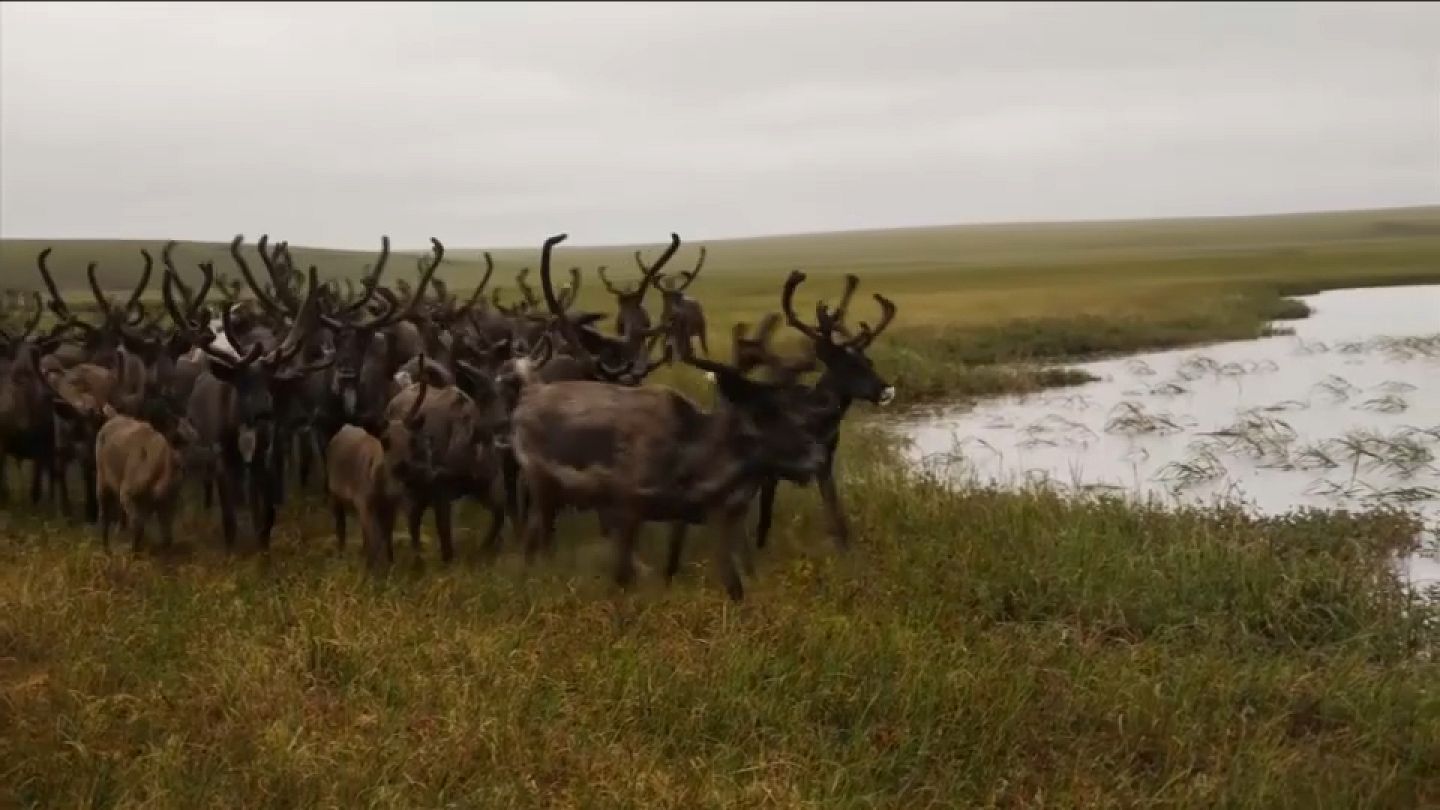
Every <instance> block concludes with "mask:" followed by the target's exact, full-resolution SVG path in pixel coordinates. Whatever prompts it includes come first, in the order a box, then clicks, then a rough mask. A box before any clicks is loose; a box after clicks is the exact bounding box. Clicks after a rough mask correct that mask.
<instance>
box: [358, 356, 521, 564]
mask: <svg viewBox="0 0 1440 810" xmlns="http://www.w3.org/2000/svg"><path fill="white" fill-rule="evenodd" d="M425 365H426V364H425V363H424V360H423V358H422V361H421V366H420V368H424V367H425ZM436 383H442V384H441V385H436ZM422 400H423V402H422ZM483 404H484V406H485V407H484V408H482V407H481V403H477V400H476V399H474V398H472V397H471V396H470V395H468V394H466V393H465V391H463V390H462V389H461V388H460V387H458V386H456V385H453V384H448V382H447V381H445V380H441V379H435V378H433V377H431V376H430V375H428V374H426V373H424V372H420V373H419V374H418V380H417V382H415V383H413V384H411V385H409V386H408V387H406V388H405V389H404V390H402V391H401V392H400V393H399V394H397V395H396V396H395V398H394V399H392V400H390V404H389V406H388V407H387V409H386V412H385V419H386V423H387V426H388V429H391V430H394V429H395V426H396V424H397V421H398V423H399V424H401V425H403V426H405V427H406V428H407V430H408V431H409V433H408V442H407V445H406V449H405V452H404V461H405V464H404V465H403V466H402V467H400V468H399V479H400V481H401V483H402V484H403V485H404V489H405V493H406V497H405V501H406V524H407V527H408V528H409V531H410V543H411V546H412V547H413V548H414V549H415V550H417V551H418V550H419V548H420V524H421V521H422V519H423V518H424V515H425V512H426V511H427V510H430V511H433V512H434V514H435V534H436V539H437V540H438V542H439V546H440V559H441V560H442V561H443V562H449V561H451V560H452V559H453V558H454V556H455V546H454V541H453V539H452V526H451V515H452V510H453V507H454V502H455V500H456V499H457V498H462V497H466V496H469V497H473V498H475V499H477V500H479V501H480V503H481V504H482V505H483V506H485V507H486V509H487V510H488V511H489V512H490V515H491V517H490V527H489V529H488V530H487V532H486V535H485V540H484V542H483V546H484V548H485V549H486V551H487V552H493V551H494V549H495V547H496V543H497V542H498V539H499V536H500V530H501V529H502V528H503V526H504V523H505V513H506V509H505V498H504V495H503V491H502V489H501V484H502V481H501V478H500V463H499V460H498V458H497V456H496V451H495V447H494V440H495V437H496V431H497V430H498V429H499V427H500V426H501V425H503V424H504V423H505V416H504V413H503V410H502V404H501V401H500V399H499V397H496V396H491V397H489V399H488V401H486V402H484V403H483Z"/></svg>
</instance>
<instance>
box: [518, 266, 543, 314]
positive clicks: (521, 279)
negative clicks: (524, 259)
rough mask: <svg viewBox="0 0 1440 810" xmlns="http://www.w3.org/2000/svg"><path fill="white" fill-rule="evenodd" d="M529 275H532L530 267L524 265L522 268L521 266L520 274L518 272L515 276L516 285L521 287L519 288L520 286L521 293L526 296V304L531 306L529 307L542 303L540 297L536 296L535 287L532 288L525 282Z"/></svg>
mask: <svg viewBox="0 0 1440 810" xmlns="http://www.w3.org/2000/svg"><path fill="white" fill-rule="evenodd" d="M529 277H530V268H528V267H522V268H520V272H519V273H518V274H516V276H515V286H517V287H519V288H520V294H521V295H523V296H525V304H526V306H529V307H537V306H539V305H540V299H538V298H536V297H535V291H534V290H533V289H531V288H530V285H529V284H527V283H526V282H525V279H527V278H529Z"/></svg>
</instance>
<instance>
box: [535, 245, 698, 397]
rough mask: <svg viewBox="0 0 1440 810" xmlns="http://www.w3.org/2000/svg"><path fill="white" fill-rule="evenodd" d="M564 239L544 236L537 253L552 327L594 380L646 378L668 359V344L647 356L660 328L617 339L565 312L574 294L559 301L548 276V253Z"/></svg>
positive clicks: (629, 381) (626, 381)
mask: <svg viewBox="0 0 1440 810" xmlns="http://www.w3.org/2000/svg"><path fill="white" fill-rule="evenodd" d="M566 238H568V237H567V235H566V234H560V235H558V236H552V237H550V238H549V239H546V240H545V245H544V247H543V248H542V250H541V254H540V286H541V290H542V291H543V293H544V298H545V303H546V306H548V307H549V310H550V314H551V316H552V324H553V328H554V329H555V330H556V331H557V332H558V333H559V335H560V336H561V337H562V338H563V339H564V341H565V343H566V344H567V348H568V350H569V351H570V353H571V354H572V355H573V356H574V357H575V359H576V360H578V361H579V362H580V363H581V364H583V365H584V366H585V367H586V368H587V369H588V371H589V373H590V375H591V377H592V378H593V379H596V380H603V381H607V382H615V383H620V384H622V385H638V384H639V383H640V382H641V381H642V380H644V379H645V377H647V376H649V375H650V374H651V373H652V372H654V371H655V370H656V369H657V368H659V367H660V366H662V365H664V364H665V363H667V362H669V361H670V357H671V352H670V347H669V346H666V349H665V354H664V356H662V357H661V358H660V359H659V360H658V361H655V360H652V359H651V357H650V355H651V352H652V351H653V350H654V347H655V345H656V343H657V342H658V338H659V337H660V336H661V334H662V333H661V330H658V329H657V330H651V332H650V333H649V334H630V335H628V336H626V337H625V338H624V339H616V338H612V337H608V336H606V335H602V334H600V332H598V331H597V330H595V329H593V328H589V327H587V326H584V325H583V324H582V322H581V319H578V318H575V317H572V316H571V314H570V313H569V312H567V311H566V310H567V308H568V304H569V303H570V302H571V301H572V300H573V296H571V297H570V298H568V299H566V300H564V301H562V300H561V298H560V296H557V295H556V293H555V288H554V285H553V283H552V281H551V278H550V256H551V252H552V251H553V250H554V248H555V246H556V245H558V244H560V243H561V242H563V241H565V239H566ZM671 239H672V247H671V249H670V250H669V251H667V252H666V256H667V257H668V256H669V255H673V253H674V251H675V250H676V249H678V248H679V245H680V237H679V236H677V235H674V234H672V235H671ZM571 273H572V274H573V275H575V277H576V278H577V279H578V271H577V270H572V271H571Z"/></svg>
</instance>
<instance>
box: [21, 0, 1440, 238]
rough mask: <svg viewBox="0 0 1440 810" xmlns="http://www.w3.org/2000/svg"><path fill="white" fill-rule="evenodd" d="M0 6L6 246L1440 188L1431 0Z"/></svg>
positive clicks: (1003, 209) (937, 214) (825, 217)
mask: <svg viewBox="0 0 1440 810" xmlns="http://www.w3.org/2000/svg"><path fill="white" fill-rule="evenodd" d="M0 9H3V10H0V161H3V163H0V234H3V235H4V236H9V237H52V238H63V237H134V238H149V239H166V238H171V237H173V238H177V239H197V240H227V239H229V238H230V237H231V236H233V235H234V234H236V233H241V232H243V233H245V234H246V235H247V238H254V237H255V236H256V235H258V234H259V233H261V232H268V233H270V234H272V235H278V236H279V237H281V238H285V239H288V240H290V241H291V242H293V243H296V244H307V245H316V246H334V247H360V248H364V249H369V248H370V247H371V246H373V245H374V243H375V240H376V238H377V236H378V235H379V234H381V233H388V234H390V236H391V237H392V239H394V240H396V242H397V245H405V246H415V247H417V248H419V247H423V246H424V244H425V243H426V242H427V240H428V238H429V237H430V236H432V235H434V236H438V237H440V238H441V239H442V240H444V241H445V242H446V243H447V244H453V245H455V246H474V247H479V246H497V247H498V246H513V245H532V244H538V242H539V241H540V240H542V239H543V238H544V237H545V236H546V235H548V234H551V233H554V232H558V231H566V232H568V233H570V235H571V239H572V241H574V242H575V243H577V244H597V243H613V242H647V243H649V242H659V241H663V240H664V239H665V238H666V235H667V234H668V233H669V232H671V231H678V232H679V233H680V234H681V235H682V236H685V237H686V238H687V239H690V240H694V239H715V238H722V237H728V236H745V235H758V234H772V233H790V232H799V231H817V230H837V229H847V228H868V227H894V226H905V225H926V224H943V223H956V222H972V221H987V222H988V221H1008V220H1042V219H1108V218H1116V217H1149V216H1179V215H1196V214H1198V215H1216V214H1244V213H1267V212H1278V211H1289V210H1318V209H1330V208H1362V207H1372V206H1395V205H1413V204H1425V203H1436V202H1440V7H1437V5H1425V4H1413V5H1407V4H1392V5H1384V4H1373V5H1371V4H1364V5H1362V4H1356V5H1346V4H1318V3H1317V4H1313V5H1312V4H1291V3H1283V4H1273V5H1267V4H1252V3H1243V4H1241V3H1237V4H1216V5H1190V4H1185V5H1158V4H1156V5H1140V4H1136V5H1114V6H1103V5H1093V4H1083V3H1076V4H1057V5H1044V4H1033V3H1023V4H1022V3H1017V4H1013V5H1004V4H996V5H983V4H973V3H966V4H958V3H957V4H954V5H942V4H914V5H906V4H901V3H894V2H890V3H884V4H881V3H876V4H873V5H871V4H835V5H827V4H793V5H790V4H766V3H754V4H744V5H721V4H712V3H707V4H695V5H690V4H680V3H673V4H666V3H647V4H644V5H603V4H589V3H587V4H583V5H564V4H534V5H524V4H514V5H506V4H502V3H491V2H486V3H473V4H461V3H445V4H434V5H429V4H424V3H406V4H403V5H400V4H394V5H391V4H358V3H357V4H346V3H334V4H323V5H321V4H316V5H304V4H292V3H284V4H279V3H276V4H271V3H265V4H254V5H249V4H234V5H230V4H220V3H185V4H177V5H165V4H113V5H112V4H96V3H84V4H76V5H62V4H51V3H20V4H16V3H6V4H4V5H3V6H0Z"/></svg>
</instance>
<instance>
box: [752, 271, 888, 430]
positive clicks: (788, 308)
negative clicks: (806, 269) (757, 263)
mask: <svg viewBox="0 0 1440 810" xmlns="http://www.w3.org/2000/svg"><path fill="white" fill-rule="evenodd" d="M804 280H805V274H804V273H802V272H800V271H799V270H795V271H793V272H791V273H790V277H789V278H787V279H786V280H785V289H784V292H783V293H781V296H780V306H781V309H782V310H784V312H785V320H786V322H787V323H789V324H790V326H791V327H793V328H794V329H796V330H797V331H799V332H800V333H801V334H803V335H804V336H805V337H807V338H809V339H810V342H811V344H813V346H814V348H815V355H816V357H818V358H819V360H820V362H821V363H823V364H824V365H825V378H824V379H825V382H826V385H827V387H829V388H830V389H831V390H833V391H834V392H835V393H836V394H838V395H840V396H842V397H846V398H850V399H862V400H865V401H867V402H874V403H877V404H880V405H887V404H889V403H890V402H891V400H893V399H894V398H895V388H894V386H892V385H890V384H889V383H887V382H886V381H885V380H884V379H883V378H882V377H880V375H879V373H878V372H876V371H875V364H874V363H873V362H872V361H871V360H870V358H869V357H867V356H866V354H865V350H866V349H867V348H869V347H870V344H871V343H872V342H873V341H874V340H875V338H877V337H879V336H880V333H882V332H884V331H885V329H886V327H888V326H889V325H890V322H891V321H892V320H894V319H895V305H894V304H893V303H891V302H890V300H889V299H887V298H886V297H885V296H883V295H879V294H878V293H877V294H876V295H875V300H876V302H878V303H879V304H880V313H881V314H880V322H879V324H878V325H877V326H876V327H875V328H873V329H872V328H871V327H870V325H869V324H867V323H864V322H861V324H860V332H859V334H856V335H854V336H851V335H850V334H849V330H848V329H846V328H845V325H844V319H845V311H846V309H847V308H848V307H849V305H850V298H851V296H852V295H854V293H855V288H856V287H857V286H859V284H860V279H858V278H857V277H855V276H854V275H847V276H846V277H845V293H844V295H843V296H842V297H841V299H840V304H839V306H837V307H836V308H835V309H834V311H831V310H830V309H829V308H828V307H827V306H826V305H825V303H824V302H823V301H820V302H817V303H816V304H815V325H814V326H810V325H808V324H806V323H805V322H803V321H801V320H800V318H799V317H798V316H796V314H795V308H794V306H793V304H792V301H793V299H794V297H795V289H796V288H797V287H799V286H800V283H801V282H803V281H804ZM837 335H838V339H837Z"/></svg>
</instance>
